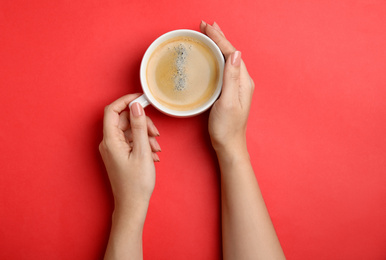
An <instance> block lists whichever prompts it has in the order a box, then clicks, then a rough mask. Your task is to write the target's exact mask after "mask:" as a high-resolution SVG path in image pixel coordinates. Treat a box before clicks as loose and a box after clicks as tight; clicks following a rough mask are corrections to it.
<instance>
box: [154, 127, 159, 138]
mask: <svg viewBox="0 0 386 260" xmlns="http://www.w3.org/2000/svg"><path fill="white" fill-rule="evenodd" d="M154 130H155V134H156V135H157V136H160V134H159V131H158V129H157V127H155V126H154Z"/></svg>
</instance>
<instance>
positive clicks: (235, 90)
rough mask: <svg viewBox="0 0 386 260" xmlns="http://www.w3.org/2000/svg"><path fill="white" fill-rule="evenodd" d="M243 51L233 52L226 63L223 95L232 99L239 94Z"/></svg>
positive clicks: (228, 99)
mask: <svg viewBox="0 0 386 260" xmlns="http://www.w3.org/2000/svg"><path fill="white" fill-rule="evenodd" d="M240 64H241V52H240V51H235V52H233V53H232V54H231V55H230V56H229V58H228V59H227V61H226V63H225V68H224V82H223V87H222V88H223V89H222V94H221V96H223V97H224V100H226V101H230V100H232V99H234V98H238V96H239V86H240ZM220 98H221V97H220Z"/></svg>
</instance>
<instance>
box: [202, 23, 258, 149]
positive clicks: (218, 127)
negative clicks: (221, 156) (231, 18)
mask: <svg viewBox="0 0 386 260" xmlns="http://www.w3.org/2000/svg"><path fill="white" fill-rule="evenodd" d="M200 30H201V32H202V33H205V34H206V35H207V36H208V37H210V38H211V39H212V40H213V41H214V42H215V43H216V44H217V45H218V47H219V48H220V50H221V51H222V53H223V54H224V56H225V60H226V63H225V68H224V78H223V87H222V93H221V96H220V98H219V99H218V100H217V101H216V102H215V104H214V105H213V107H212V110H211V111H210V116H209V126H208V128H209V134H210V137H211V140H212V145H213V148H214V149H215V150H216V152H219V151H220V152H221V151H235V150H236V151H237V149H244V148H245V149H246V128H247V121H248V115H249V110H250V106H251V101H252V94H253V90H254V82H253V80H252V78H251V77H250V76H249V74H248V71H247V68H246V66H245V64H244V62H243V61H242V59H241V52H239V51H237V50H236V49H235V48H234V47H233V46H232V44H231V43H230V42H229V41H228V40H227V39H226V38H225V35H224V33H223V32H222V31H221V29H220V27H219V26H218V25H217V24H216V23H213V25H210V24H207V23H205V22H201V25H200Z"/></svg>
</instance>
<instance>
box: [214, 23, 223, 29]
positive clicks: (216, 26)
mask: <svg viewBox="0 0 386 260" xmlns="http://www.w3.org/2000/svg"><path fill="white" fill-rule="evenodd" d="M213 27H214V28H216V29H218V30H219V31H221V28H220V26H218V24H217V23H216V22H214V23H213Z"/></svg>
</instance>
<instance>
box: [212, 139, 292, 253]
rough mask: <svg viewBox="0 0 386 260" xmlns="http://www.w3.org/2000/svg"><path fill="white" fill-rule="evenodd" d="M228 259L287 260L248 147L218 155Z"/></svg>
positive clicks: (224, 243) (223, 224)
mask: <svg viewBox="0 0 386 260" xmlns="http://www.w3.org/2000/svg"><path fill="white" fill-rule="evenodd" d="M217 156H218V159H219V163H220V169H221V201H222V232H223V253H224V259H284V258H285V257H284V254H283V252H282V249H281V246H280V243H279V241H278V238H277V236H276V232H275V229H274V227H273V225H272V222H271V219H270V217H269V214H268V211H267V208H266V206H265V203H264V200H263V197H262V194H261V192H260V188H259V185H258V183H257V181H256V177H255V174H254V171H253V169H252V165H251V163H250V160H249V154H248V151H247V149H246V146H242V147H240V148H234V149H233V150H228V152H224V151H217Z"/></svg>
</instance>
